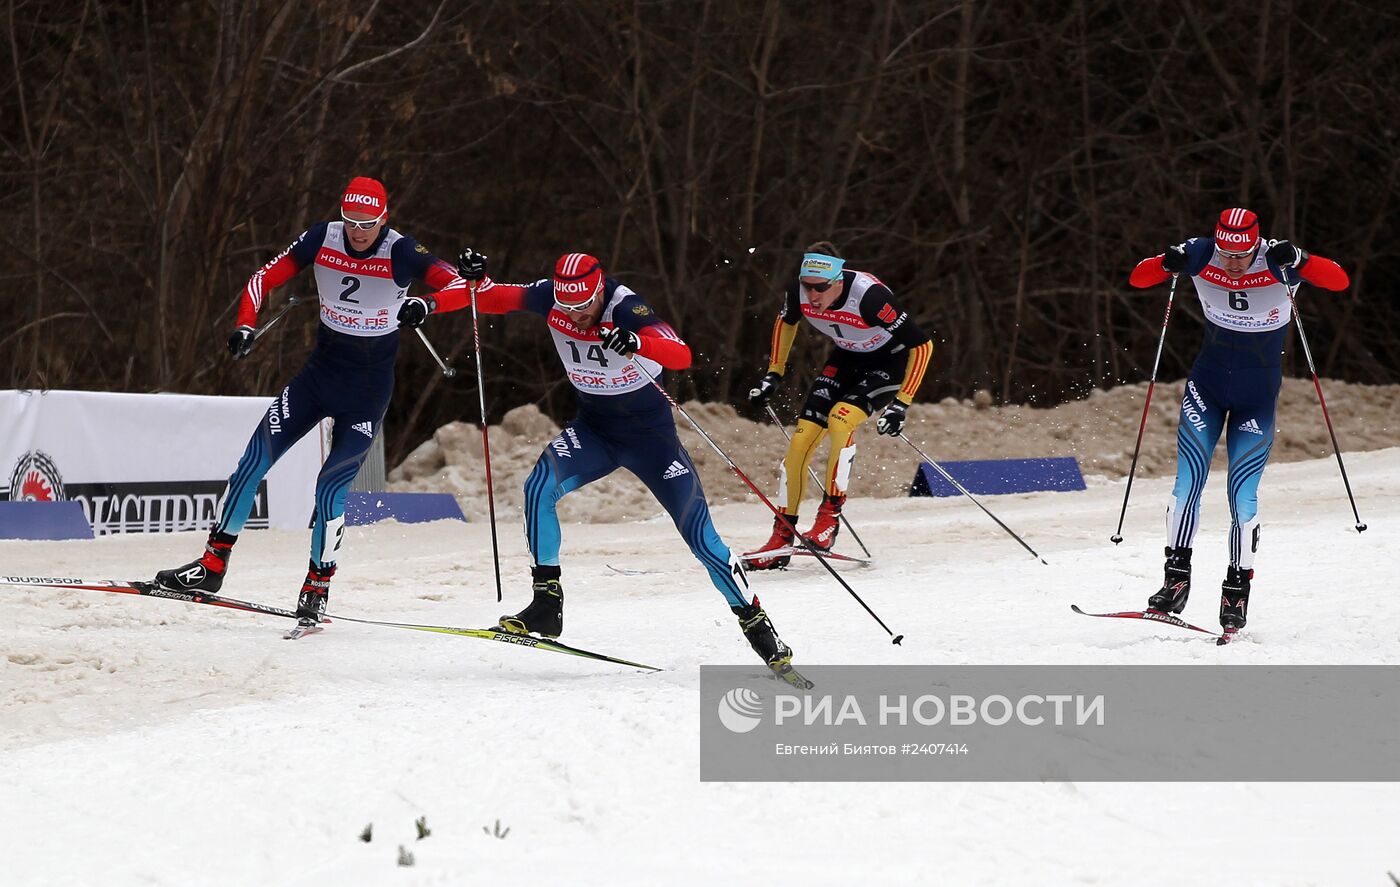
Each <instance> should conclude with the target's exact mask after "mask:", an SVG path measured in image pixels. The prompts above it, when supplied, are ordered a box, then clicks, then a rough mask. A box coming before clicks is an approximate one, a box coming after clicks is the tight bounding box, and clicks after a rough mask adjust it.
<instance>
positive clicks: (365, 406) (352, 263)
mask: <svg viewBox="0 0 1400 887" xmlns="http://www.w3.org/2000/svg"><path fill="white" fill-rule="evenodd" d="M388 217H389V198H388V194H387V193H386V192H385V190H384V186H383V185H382V184H381V183H380V182H378V181H377V180H375V179H371V178H365V177H363V176H361V177H357V178H355V179H352V180H351V182H350V184H349V186H347V187H346V189H345V193H344V195H343V196H342V197H341V200H340V220H339V221H331V222H318V223H317V224H315V225H312V226H311V227H310V228H308V229H307V230H306V231H305V232H304V233H303V234H302V235H301V236H300V237H298V238H297V239H296V241H295V242H293V243H292V245H291V246H289V247H287V248H286V249H285V250H283V251H282V253H281V254H280V255H278V256H277V257H276V258H274V259H273V260H272V261H271V262H268V263H267V264H266V265H264V266H263V267H262V268H260V269H258V271H257V272H256V273H254V274H253V276H252V277H251V278H250V279H249V280H248V284H247V286H246V287H244V289H243V296H242V300H241V301H240V302H239V306H238V327H237V328H236V329H235V330H234V331H233V334H232V335H230V336H229V339H228V347H229V351H230V352H232V354H233V358H234V360H239V359H241V358H243V357H246V356H247V354H248V352H249V351H250V350H252V347H253V342H254V340H255V339H256V338H257V336H256V333H255V330H254V327H255V325H256V324H257V319H258V312H259V310H261V309H262V307H263V304H264V303H265V301H266V294H267V293H268V292H269V291H270V290H272V289H274V288H275V287H279V286H281V285H282V284H284V283H287V282H288V281H289V280H291V279H292V278H293V277H294V276H296V274H297V273H298V272H300V271H302V270H304V269H306V268H311V269H313V273H314V274H315V277H316V290H317V293H318V295H319V302H320V309H321V322H320V324H319V325H318V326H317V329H316V347H315V349H314V350H313V351H312V352H311V357H310V358H309V359H308V360H307V361H306V365H305V366H303V367H302V368H301V371H300V372H298V373H297V374H296V376H295V377H293V379H292V381H291V382H289V383H288V384H287V387H286V388H284V389H282V393H281V394H280V395H279V396H278V397H276V398H274V399H273V401H272V403H271V404H270V405H269V407H268V409H267V411H266V412H265V413H264V414H263V418H262V421H261V422H259V423H258V427H257V428H256V429H254V431H253V436H252V438H251V439H249V441H248V446H247V447H246V448H245V449H244V451H243V457H242V458H241V459H239V460H238V468H237V469H235V471H234V472H233V475H232V476H231V477H230V478H229V480H228V486H227V488H226V490H225V492H224V499H223V506H222V508H221V510H220V513H219V520H218V523H216V524H215V525H214V529H213V530H212V531H211V532H210V534H209V539H208V541H207V542H206V543H205V547H204V554H203V555H202V556H201V557H200V558H199V559H198V560H195V561H192V562H190V563H188V564H185V565H184V566H180V567H176V568H174V569H170V570H161V571H160V572H159V573H157V574H156V578H155V581H156V584H158V585H161V586H163V587H165V588H169V589H173V590H176V591H203V592H209V593H211V594H213V593H216V592H218V591H219V589H220V587H221V586H222V585H223V581H224V576H225V574H226V573H227V571H228V562H229V557H230V555H231V554H232V553H233V545H234V543H235V542H236V541H237V540H238V534H239V533H240V532H241V531H242V529H243V526H244V524H245V523H246V522H247V520H248V516H249V514H250V513H251V512H252V509H253V504H254V503H253V500H254V497H256V496H257V494H258V483H259V481H261V480H262V478H263V476H264V475H265V474H267V472H268V470H269V469H270V468H271V467H272V465H273V463H274V462H276V461H277V460H278V459H279V458H281V456H282V454H283V453H285V452H287V450H288V449H290V448H291V446H292V444H294V443H296V442H297V441H298V440H300V439H301V438H302V437H303V436H304V435H306V433H307V432H309V431H311V430H312V429H313V428H315V427H316V425H317V423H319V422H320V421H321V420H322V419H326V418H330V419H334V420H335V430H334V431H333V432H332V434H331V446H330V452H329V453H328V454H327V455H326V460H325V463H324V464H323V465H322V466H321V471H320V474H319V475H318V476H317V478H316V497H315V511H314V516H313V518H312V529H311V562H310V566H309V567H308V569H307V571H306V580H305V581H304V582H303V583H302V586H301V592H300V594H299V595H298V597H297V610H296V612H297V617H298V618H297V625H296V627H294V628H293V629H292V630H291V631H289V632H287V637H288V638H291V639H296V638H299V637H302V636H303V635H306V634H310V633H312V632H315V631H319V630H320V626H319V623H320V621H321V616H322V615H323V614H324V613H325V612H326V601H327V599H328V598H329V596H330V582H331V577H332V576H334V575H335V568H336V559H337V554H338V552H339V549H340V543H341V538H342V536H343V535H344V532H345V495H346V493H347V492H348V491H349V489H350V484H351V482H353V481H354V479H355V475H356V474H358V473H359V470H360V465H361V464H362V463H363V462H364V460H365V456H366V455H368V453H369V448H370V443H371V442H373V440H374V435H375V434H376V433H377V432H378V431H379V424H380V422H381V421H382V420H383V418H384V412H385V410H386V409H388V406H389V397H390V395H391V394H392V393H393V391H394V359H395V357H397V355H398V350H399V326H400V325H401V323H402V322H403V321H404V320H405V319H406V318H407V319H409V320H412V319H413V317H414V316H416V315H415V314H414V308H415V306H414V302H415V301H418V302H419V303H421V300H413V299H409V300H407V301H405V298H404V297H405V295H407V293H408V287H409V284H410V283H411V282H412V281H414V280H418V281H421V282H423V283H424V284H426V285H427V286H429V287H432V288H433V289H442V288H443V287H446V286H449V285H451V284H454V283H457V284H460V283H461V281H460V280H459V279H458V277H457V274H456V271H454V270H453V268H452V267H451V266H450V265H448V264H447V263H446V262H444V261H442V260H440V259H437V258H435V257H434V256H433V255H432V253H429V252H428V251H427V249H425V248H424V247H423V246H421V245H420V244H418V243H417V242H415V241H414V240H413V238H411V237H408V236H406V235H403V234H400V233H399V232H398V231H396V230H394V229H393V228H390V227H389V223H388ZM396 312H397V314H396ZM420 320H421V318H420ZM408 325H412V324H408Z"/></svg>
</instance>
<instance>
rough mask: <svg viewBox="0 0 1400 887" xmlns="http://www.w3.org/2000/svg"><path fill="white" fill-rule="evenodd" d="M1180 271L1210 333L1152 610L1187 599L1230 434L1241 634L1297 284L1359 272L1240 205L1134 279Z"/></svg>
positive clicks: (1186, 412) (1149, 280) (1181, 442)
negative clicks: (1195, 545) (1205, 501)
mask: <svg viewBox="0 0 1400 887" xmlns="http://www.w3.org/2000/svg"><path fill="white" fill-rule="evenodd" d="M1176 274H1185V275H1187V276H1188V277H1190V278H1191V282H1192V283H1193V284H1195V287H1196V295H1197V296H1199V297H1200V300H1201V309H1202V311H1203V313H1204V314H1205V321H1206V323H1205V339H1204V341H1203V342H1202V343H1201V350H1200V353H1199V354H1198V355H1197V356H1196V362H1195V364H1194V365H1193V366H1192V367H1191V373H1190V375H1189V376H1188V377H1187V380H1186V391H1185V393H1184V396H1183V397H1182V400H1181V413H1180V417H1179V419H1178V428H1177V471H1176V486H1175V487H1174V488H1173V490H1172V504H1171V507H1170V509H1169V510H1168V512H1167V547H1166V564H1165V567H1164V572H1165V577H1164V579H1163V582H1162V587H1161V588H1160V589H1159V590H1158V591H1157V592H1156V593H1155V594H1153V595H1152V597H1151V598H1149V599H1148V602H1147V607H1148V609H1149V610H1155V611H1157V612H1161V613H1172V614H1176V613H1180V612H1181V611H1182V610H1183V609H1184V608H1185V607H1186V601H1187V597H1188V596H1189V595H1190V593H1191V546H1192V542H1193V540H1194V538H1195V535H1196V528H1197V524H1198V522H1199V520H1200V513H1201V494H1202V492H1203V491H1204V489H1205V485H1206V475H1207V473H1208V472H1209V471H1210V462H1211V455H1212V453H1213V452H1214V451H1215V445H1216V443H1217V442H1218V441H1219V440H1220V434H1221V431H1224V432H1225V446H1226V450H1227V453H1228V455H1229V468H1228V482H1229V483H1228V486H1229V500H1230V535H1229V547H1230V563H1229V567H1228V568H1227V569H1226V572H1225V581H1224V583H1223V584H1222V586H1221V597H1220V625H1221V628H1222V629H1224V631H1225V633H1226V635H1233V634H1234V633H1235V632H1238V631H1239V630H1240V629H1241V628H1243V627H1244V625H1245V619H1246V615H1247V612H1246V611H1247V609H1248V605H1249V593H1250V583H1251V581H1252V580H1253V578H1254V555H1255V553H1256V552H1257V551H1258V549H1259V481H1260V479H1261V478H1262V477H1263V474H1264V465H1265V463H1266V462H1267V461H1268V459H1269V450H1270V448H1271V447H1272V446H1273V442H1274V408H1275V406H1276V404H1277V402H1278V394H1279V388H1280V386H1281V385H1282V381H1283V364H1282V358H1283V349H1284V343H1285V341H1286V338H1287V334H1288V323H1289V320H1290V318H1291V316H1292V298H1291V297H1292V291H1293V289H1295V288H1296V287H1298V286H1299V285H1300V284H1301V283H1303V282H1304V281H1306V282H1307V283H1311V284H1313V285H1314V286H1318V287H1321V288H1323V289H1327V290H1341V289H1345V288H1346V287H1347V285H1348V283H1349V280H1348V279H1347V274H1346V272H1345V271H1344V270H1342V268H1341V266H1340V265H1338V264H1337V263H1336V262H1334V261H1332V260H1331V259H1325V258H1323V257H1321V256H1317V255H1309V254H1308V253H1307V252H1306V251H1304V250H1302V249H1300V248H1298V247H1297V246H1295V245H1294V244H1292V243H1290V242H1289V241H1287V240H1269V241H1265V240H1264V239H1262V238H1261V237H1260V236H1259V218H1258V216H1256V215H1255V214H1254V213H1253V212H1251V211H1249V210H1247V209H1243V208H1240V207H1235V208H1232V209H1227V210H1225V211H1224V212H1222V213H1221V214H1220V219H1219V220H1218V221H1217V223H1216V226H1215V236H1214V237H1193V238H1191V239H1190V240H1187V241H1185V242H1184V243H1179V244H1176V245H1175V246H1172V247H1169V248H1168V249H1167V250H1166V251H1165V252H1164V253H1162V254H1161V255H1157V256H1152V257H1150V258H1146V259H1143V260H1142V261H1141V262H1139V263H1138V265H1137V267H1136V268H1134V269H1133V272H1132V275H1131V276H1130V277H1129V282H1130V283H1131V284H1132V285H1133V286H1135V287H1150V286H1155V285H1157V284H1159V283H1162V282H1164V281H1166V280H1167V279H1168V278H1170V277H1171V276H1172V275H1176Z"/></svg>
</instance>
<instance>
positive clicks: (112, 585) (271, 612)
mask: <svg viewBox="0 0 1400 887" xmlns="http://www.w3.org/2000/svg"><path fill="white" fill-rule="evenodd" d="M0 585H27V586H33V587H38V588H67V589H77V590H81V591H106V592H110V593H113V594H135V595H142V596H145V597H159V598H168V599H170V600H176V601H184V602H185V603H190V604H208V605H210V606H214V607H227V608H229V609H234V610H244V611H246V612H249V613H262V614H263V615H266V616H281V617H283V618H285V619H297V618H298V617H297V614H296V611H295V610H284V609H282V608H281V607H270V606H267V605H266V604H255V603H252V602H250V601H240V600H236V599H234V598H226V597H221V596H219V595H216V594H209V593H208V592H202V591H176V590H173V589H169V588H164V587H162V586H159V585H156V584H155V583H153V582H126V581H121V580H112V579H61V578H49V577H37V576H0ZM335 621H341V622H358V623H359V624H361V625H379V626H382V627H384V628H406V629H410V630H412V631H428V632H434V633H436V634H449V635H456V636H458V637H470V638H480V639H482V640H488V641H500V642H502V643H507V644H513V645H515V646H517V647H528V648H532V649H535V650H547V651H549V652H552V653H564V654H567V655H569V656H577V657H580V658H583V659H593V660H596V661H598V662H611V663H613V664H615V665H625V666H628V667H630V668H641V669H645V670H647V671H661V669H659V668H657V667H656V666H654V665H644V664H642V663H640V662H632V661H630V660H627V659H618V658H616V657H613V656H606V655H604V654H602V653H594V652H592V651H589V650H584V649H581V648H579V647H571V646H569V645H568V644H562V643H560V642H558V641H551V640H545V639H544V638H538V637H534V636H532V635H517V634H511V633H509V632H505V631H499V630H497V629H494V628H453V627H450V626H445V625H416V624H412V623H407V622H384V621H381V620H378V619H360V618H357V617H355V616H333V615H331V614H326V615H325V616H322V617H321V623H320V625H318V626H316V631H320V630H321V628H322V627H323V626H324V625H325V624H326V623H328V622H335ZM297 627H298V628H300V627H301V626H297ZM294 632H296V629H295V628H293V629H291V630H289V631H288V632H287V633H286V634H284V635H283V637H285V638H287V639H288V640H295V639H296V638H298V637H302V636H304V635H306V634H313V633H314V632H312V631H303V632H300V633H297V634H296V635H295V637H294V636H293V633H294Z"/></svg>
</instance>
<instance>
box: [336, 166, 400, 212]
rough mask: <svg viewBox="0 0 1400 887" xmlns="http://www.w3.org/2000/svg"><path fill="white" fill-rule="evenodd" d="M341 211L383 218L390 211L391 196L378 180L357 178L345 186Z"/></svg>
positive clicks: (341, 199)
mask: <svg viewBox="0 0 1400 887" xmlns="http://www.w3.org/2000/svg"><path fill="white" fill-rule="evenodd" d="M340 211H341V213H348V212H353V213H364V214H367V215H370V216H382V215H384V214H385V213H387V212H388V211H389V194H388V192H387V191H385V190H384V185H383V184H382V183H381V182H380V181H379V180H378V179H371V178H368V177H367V176H356V177H355V178H353V179H351V180H350V184H348V185H346V186H345V196H343V197H341V198H340Z"/></svg>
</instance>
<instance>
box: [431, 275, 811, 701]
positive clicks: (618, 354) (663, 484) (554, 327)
mask: <svg viewBox="0 0 1400 887" xmlns="http://www.w3.org/2000/svg"><path fill="white" fill-rule="evenodd" d="M457 270H458V273H459V275H460V276H461V277H462V278H464V279H465V280H466V281H470V282H471V284H470V285H468V284H466V283H463V284H458V285H455V286H453V287H450V288H448V289H446V290H444V291H443V292H440V293H438V294H437V295H436V297H435V298H432V299H429V300H427V304H426V305H425V307H426V309H427V313H433V314H441V313H444V312H447V311H456V310H459V309H461V308H465V307H468V306H470V305H471V300H472V298H473V295H474V297H475V300H476V307H477V310H479V311H480V312H482V313H484V314H508V313H512V312H524V313H530V314H536V315H539V316H540V317H542V318H544V320H545V324H546V325H547V326H548V328H549V334H550V336H551V338H552V339H553V341H554V346H555V350H556V351H557V352H558V354H559V360H560V362H561V363H562V364H563V367H564V372H565V375H566V376H567V378H568V380H569V382H570V383H571V384H572V385H573V386H574V388H575V389H576V394H577V399H578V415H577V416H575V417H574V418H573V419H571V420H569V421H568V422H567V423H565V425H564V428H563V430H562V431H561V432H560V433H559V435H558V436H557V437H555V438H554V439H553V440H551V441H550V442H549V443H548V444H546V445H545V447H544V449H543V451H542V452H541V453H540V457H539V460H538V461H537V462H536V463H535V467H534V470H533V471H531V473H530V476H529V477H528V478H526V480H525V538H526V542H527V544H528V546H529V549H530V556H531V560H532V564H533V566H532V568H531V573H532V579H533V586H532V590H533V599H532V600H531V602H530V604H529V606H527V607H525V609H523V610H521V611H520V612H519V613H516V614H515V615H508V616H502V617H501V620H500V625H499V626H498V628H500V629H501V630H502V631H508V632H512V633H515V634H528V633H533V634H538V635H541V636H543V637H547V638H554V637H558V636H559V635H560V634H561V633H562V632H563V630H564V588H563V584H562V582H561V578H562V569H561V567H560V562H559V561H560V558H559V549H560V545H561V541H562V537H561V531H560V526H559V517H558V515H557V514H556V511H555V505H556V503H557V502H558V501H559V499H560V498H562V497H563V496H564V495H566V494H568V493H570V492H572V491H573V490H576V489H578V488H580V487H582V486H584V485H586V484H590V483H593V482H594V481H596V480H600V479H602V478H604V477H606V476H608V475H609V474H612V473H613V472H614V471H616V470H617V469H619V468H626V469H627V470H628V471H630V472H632V473H633V474H634V475H636V476H637V477H638V478H639V479H640V480H641V481H642V483H644V484H646V486H647V488H648V489H649V490H650V491H651V493H652V495H654V496H655V497H656V499H657V501H659V502H660V503H661V505H662V507H664V508H665V509H666V511H667V513H669V514H670V516H671V519H672V521H674V522H675V525H676V529H677V530H678V531H679V532H680V534H681V538H682V539H684V540H685V543H686V545H687V546H689V547H690V551H691V553H692V554H694V555H695V557H696V559H697V560H699V561H700V563H701V564H702V565H703V566H704V567H705V569H706V571H708V573H709V576H710V581H711V582H712V583H714V586H715V587H716V588H717V589H719V591H720V593H721V594H722V595H724V599H725V601H726V602H727V603H728V604H729V608H730V610H731V611H732V612H733V613H734V615H735V616H737V617H738V620H739V626H740V628H741V630H742V631H743V633H744V637H745V638H746V639H747V640H748V642H749V645H750V646H751V647H753V649H754V652H756V653H757V654H758V655H759V656H760V657H762V659H763V661H764V663H766V664H767V665H768V667H769V668H770V669H772V671H773V673H774V674H775V675H776V676H777V677H779V678H781V679H782V680H784V681H786V682H788V683H790V684H793V685H795V686H798V687H805V686H809V682H807V680H806V679H805V678H803V677H802V676H801V675H800V674H798V673H797V672H796V671H795V670H794V669H793V667H792V650H791V648H789V647H788V646H787V644H785V643H783V641H782V640H781V639H779V637H778V633H777V631H776V630H775V629H774V628H773V623H772V621H771V620H770V619H769V618H768V614H767V613H766V612H765V611H764V609H763V607H762V606H761V605H760V603H759V601H758V598H757V597H754V598H753V599H752V600H750V599H748V595H747V590H748V578H747V576H745V574H744V567H743V564H741V563H740V561H739V559H738V558H737V557H735V556H734V555H733V554H731V553H730V550H729V548H728V547H727V546H726V545H725V544H724V542H723V540H721V539H720V537H719V533H718V532H717V531H716V530H715V526H714V523H713V521H712V520H711V519H710V509H709V506H708V504H706V501H705V491H704V490H703V489H702V488H701V486H700V477H699V474H698V473H697V471H696V469H695V464H694V463H693V462H692V461H691V459H690V454H689V453H687V452H686V450H685V447H683V446H682V445H681V442H680V439H679V438H678V437H677V436H676V423H675V419H673V418H672V416H671V406H670V403H669V402H668V401H667V399H666V397H665V395H664V394H663V393H662V392H661V391H659V390H657V387H656V386H655V385H653V384H652V379H656V380H657V382H658V384H659V382H660V378H661V372H662V370H663V369H668V370H683V369H685V368H686V367H688V366H690V360H691V354H690V346H689V345H687V344H686V343H685V342H684V341H683V340H682V339H681V337H680V336H679V335H677V334H676V331H675V330H673V329H672V328H671V326H670V324H667V323H666V322H664V321H663V320H661V318H659V317H657V316H656V312H655V311H654V310H652V308H651V306H650V305H648V304H647V303H646V301H645V300H643V299H642V297H641V296H640V295H638V294H637V293H635V292H633V291H632V289H630V288H629V287H627V286H626V285H624V284H622V283H620V282H619V281H617V280H614V279H613V278H611V277H607V276H605V275H604V273H603V267H602V264H601V263H600V262H599V261H598V260H597V259H596V258H594V257H593V256H591V255H588V254H586V253H568V254H566V255H563V256H561V257H560V258H559V260H558V262H557V263H556V264H555V266H554V273H553V275H552V276H550V277H546V278H543V279H541V280H537V281H535V282H534V283H529V284H513V283H498V282H495V281H492V280H491V279H490V278H489V277H487V276H486V257H485V256H483V255H481V254H480V253H478V252H476V251H474V250H471V249H467V250H464V251H463V252H462V253H461V255H460V256H459V257H458V262H457ZM639 367H640V369H639ZM643 370H645V371H643Z"/></svg>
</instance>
